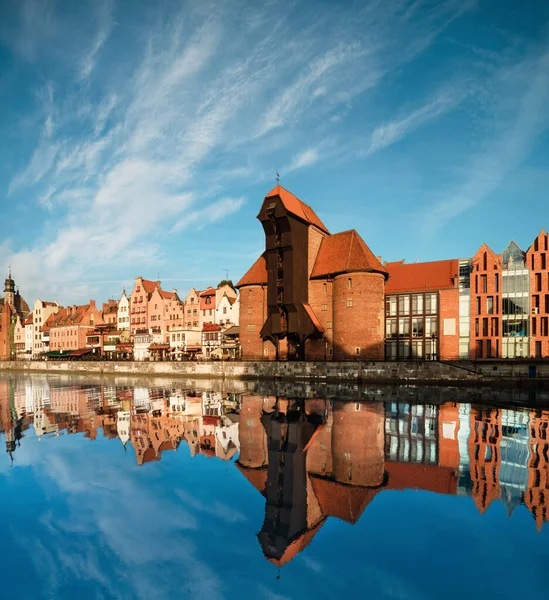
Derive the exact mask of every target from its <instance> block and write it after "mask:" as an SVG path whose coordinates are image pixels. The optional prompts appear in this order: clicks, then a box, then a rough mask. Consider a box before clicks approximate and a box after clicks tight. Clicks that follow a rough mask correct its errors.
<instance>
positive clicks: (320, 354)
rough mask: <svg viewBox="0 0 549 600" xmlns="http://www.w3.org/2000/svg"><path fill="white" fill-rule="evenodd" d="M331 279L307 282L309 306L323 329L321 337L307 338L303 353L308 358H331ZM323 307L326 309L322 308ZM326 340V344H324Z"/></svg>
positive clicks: (332, 317) (332, 318) (332, 316)
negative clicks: (322, 336)
mask: <svg viewBox="0 0 549 600" xmlns="http://www.w3.org/2000/svg"><path fill="white" fill-rule="evenodd" d="M332 297H333V281H329V280H327V279H321V280H314V281H310V282H309V306H310V307H311V308H312V309H313V312H314V313H315V315H316V316H317V318H318V320H319V322H320V324H321V325H322V328H323V329H324V338H323V339H319V340H317V339H311V340H307V342H306V346H305V348H306V349H305V354H306V357H307V359H309V360H326V358H331V357H330V355H329V350H330V348H332V346H333V331H334V330H333V320H334V315H333V302H332ZM323 308H325V309H326V310H323ZM326 340H327V341H328V344H326Z"/></svg>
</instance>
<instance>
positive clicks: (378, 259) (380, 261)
mask: <svg viewBox="0 0 549 600" xmlns="http://www.w3.org/2000/svg"><path fill="white" fill-rule="evenodd" d="M376 258H377V262H378V263H379V264H380V265H381V264H383V257H381V256H376Z"/></svg>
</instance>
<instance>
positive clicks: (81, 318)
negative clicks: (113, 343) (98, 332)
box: [47, 300, 103, 352]
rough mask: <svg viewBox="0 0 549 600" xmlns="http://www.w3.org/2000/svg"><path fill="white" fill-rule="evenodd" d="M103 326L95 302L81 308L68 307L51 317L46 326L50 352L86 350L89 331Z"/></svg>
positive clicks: (91, 301) (92, 301)
mask: <svg viewBox="0 0 549 600" xmlns="http://www.w3.org/2000/svg"><path fill="white" fill-rule="evenodd" d="M100 324H103V318H102V316H101V312H100V311H99V310H98V308H97V306H96V304H95V300H90V301H89V303H88V304H83V305H81V306H76V305H72V306H68V307H66V308H63V309H61V310H59V311H58V312H57V313H56V314H54V315H51V317H50V319H49V320H48V323H47V326H48V328H49V340H50V350H51V351H61V350H62V351H73V352H74V351H76V350H81V351H84V350H86V342H87V335H88V333H89V331H90V329H94V328H95V327H96V326H97V325H100Z"/></svg>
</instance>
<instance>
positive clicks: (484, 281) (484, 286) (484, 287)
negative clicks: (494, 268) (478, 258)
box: [480, 275, 488, 294]
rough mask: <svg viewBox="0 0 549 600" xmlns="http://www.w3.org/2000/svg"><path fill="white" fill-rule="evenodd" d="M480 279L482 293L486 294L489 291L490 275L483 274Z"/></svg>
mask: <svg viewBox="0 0 549 600" xmlns="http://www.w3.org/2000/svg"><path fill="white" fill-rule="evenodd" d="M480 280H481V283H482V293H483V294H486V292H487V291H488V275H481V276H480Z"/></svg>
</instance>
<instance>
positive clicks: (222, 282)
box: [217, 279, 236, 290]
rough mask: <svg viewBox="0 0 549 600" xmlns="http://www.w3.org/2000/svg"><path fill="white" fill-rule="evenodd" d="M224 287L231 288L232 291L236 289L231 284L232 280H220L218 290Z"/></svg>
mask: <svg viewBox="0 0 549 600" xmlns="http://www.w3.org/2000/svg"><path fill="white" fill-rule="evenodd" d="M224 285H228V286H229V287H232V288H233V290H235V289H236V288H235V287H234V284H233V280H232V279H222V280H221V281H220V282H219V283H218V284H217V287H218V288H220V287H222V286H224Z"/></svg>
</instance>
